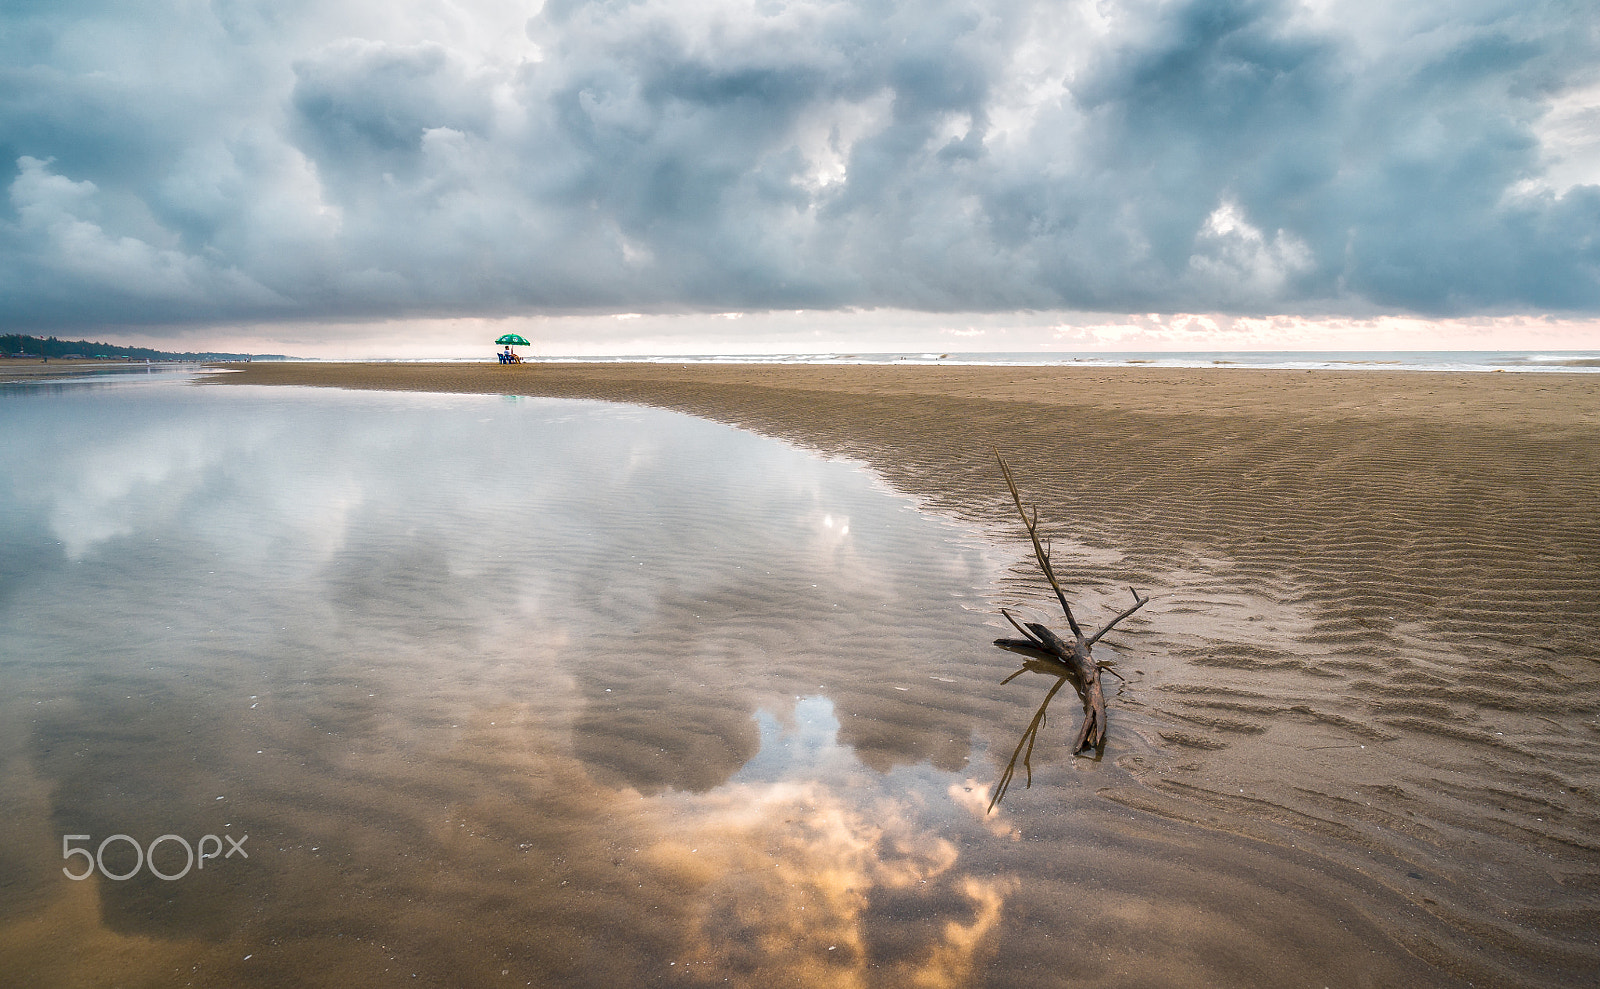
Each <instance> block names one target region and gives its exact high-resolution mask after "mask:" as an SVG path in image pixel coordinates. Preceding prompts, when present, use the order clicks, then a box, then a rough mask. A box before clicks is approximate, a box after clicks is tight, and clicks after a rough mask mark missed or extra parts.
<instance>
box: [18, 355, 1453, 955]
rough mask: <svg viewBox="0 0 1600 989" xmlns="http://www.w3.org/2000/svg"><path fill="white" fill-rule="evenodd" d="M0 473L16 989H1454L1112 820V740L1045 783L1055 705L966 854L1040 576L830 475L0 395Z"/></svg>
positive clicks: (312, 418)
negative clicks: (1435, 985) (1051, 987)
mask: <svg viewBox="0 0 1600 989" xmlns="http://www.w3.org/2000/svg"><path fill="white" fill-rule="evenodd" d="M0 460H3V462H4V463H5V464H6V465H7V466H6V474H5V482H4V484H3V485H0V536H3V540H4V547H5V548H4V553H3V556H0V821H3V823H0V889H3V892H4V895H3V898H0V969H4V970H5V971H7V972H9V973H10V974H11V977H12V978H14V979H19V980H20V981H21V983H25V984H29V985H37V986H51V985H62V986H66V985H84V984H119V985H174V984H189V983H193V984H195V985H246V986H248V985H313V984H321V985H340V986H367V985H374V986H377V985H394V984H407V985H413V984H428V985H451V986H462V985H535V986H548V985H560V986H591V985H592V986H607V987H614V986H625V985H639V984H647V983H654V982H668V983H671V984H686V985H697V984H706V985H712V984H715V985H724V984H734V985H758V984H759V985H763V986H783V985H795V986H819V985H828V986H834V985H837V986H854V985H863V986H864V985H921V986H962V985H996V986H1005V985H1029V986H1033V985H1038V984H1040V983H1041V980H1042V982H1043V983H1044V984H1061V983H1065V982H1076V981H1080V980H1081V981H1085V982H1088V981H1094V982H1096V983H1097V984H1099V985H1118V984H1125V985H1151V984H1221V983H1232V984H1260V985H1269V984H1281V983H1282V982H1283V981H1288V980H1292V979H1294V978H1298V977H1301V976H1306V977H1313V976H1315V977H1320V976H1324V975H1328V974H1330V973H1331V974H1333V975H1334V976H1340V975H1346V976H1355V975H1359V976H1361V977H1363V978H1369V979H1375V980H1376V981H1379V982H1383V981H1385V980H1388V981H1397V980H1402V979H1409V980H1413V981H1416V980H1421V981H1424V982H1426V981H1429V980H1430V977H1432V978H1439V977H1440V976H1439V973H1438V972H1436V971H1435V970H1433V969H1431V968H1429V967H1428V966H1427V965H1426V964H1424V963H1423V962H1421V961H1419V959H1418V957H1417V956H1416V955H1415V954H1414V953H1413V950H1411V949H1410V948H1408V946H1407V945H1406V944H1404V943H1402V942H1404V940H1405V939H1406V938H1407V937H1414V936H1419V935H1418V929H1417V927H1416V924H1415V923H1413V922H1412V921H1410V920H1407V918H1406V915H1405V913H1404V909H1403V907H1399V906H1396V905H1395V903H1394V902H1392V898H1391V899H1386V898H1385V896H1386V894H1385V893H1384V891H1383V890H1381V889H1376V890H1374V889H1365V888H1363V887H1362V884H1361V880H1360V878H1359V877H1358V876H1353V875H1345V874H1340V873H1338V872H1337V870H1335V869H1333V868H1331V867H1330V866H1329V865H1328V864H1327V863H1326V862H1324V861H1321V860H1318V859H1315V858H1314V857H1312V856H1309V855H1307V854H1305V853H1303V852H1301V851H1298V850H1296V849H1295V848H1294V847H1293V845H1292V844H1288V843H1285V844H1282V845H1276V844H1273V843H1270V842H1268V843H1259V844H1249V843H1242V842H1239V841H1237V840H1231V839H1230V840H1219V839H1215V838H1213V837H1210V836H1207V835H1206V834H1205V833H1204V832H1203V831H1201V830H1199V829H1195V828H1193V827H1192V826H1190V825H1187V824H1182V823H1178V822H1173V821H1169V820H1165V819H1163V818H1162V817H1161V816H1159V815H1158V814H1153V813H1144V812H1141V811H1138V810H1134V809H1131V808H1130V807H1128V806H1125V805H1124V804H1119V803H1115V802H1112V801H1106V800H1102V799H1099V798H1098V797H1097V796H1096V794H1097V791H1099V790H1101V789H1104V788H1110V787H1127V786H1131V785H1134V784H1133V782H1132V780H1131V779H1130V778H1129V777H1128V776H1127V775H1126V774H1124V773H1122V772H1121V771H1120V770H1119V769H1118V768H1117V767H1116V764H1115V763H1116V756H1117V755H1118V754H1122V753H1127V752H1129V751H1132V750H1134V749H1136V748H1137V747H1138V746H1139V745H1140V744H1142V743H1141V741H1140V735H1139V733H1138V732H1137V731H1136V730H1135V729H1136V727H1137V725H1138V723H1139V721H1138V717H1137V715H1135V714H1134V713H1131V711H1128V710H1117V709H1115V708H1114V710H1113V713H1112V723H1113V735H1114V737H1115V739H1116V741H1115V742H1114V744H1113V748H1112V750H1111V752H1110V753H1109V754H1108V757H1107V758H1106V759H1105V760H1103V761H1095V760H1090V759H1077V760H1074V759H1071V758H1070V757H1069V756H1068V755H1067V754H1066V753H1063V752H1061V751H1060V750H1061V749H1062V748H1064V745H1063V742H1064V739H1065V738H1066V737H1070V727H1071V724H1072V722H1073V720H1074V719H1076V718H1077V717H1078V716H1079V714H1078V712H1077V710H1076V708H1075V706H1074V704H1073V703H1072V702H1071V697H1070V692H1068V693H1067V696H1066V698H1065V699H1064V701H1063V702H1061V703H1060V704H1059V705H1058V707H1057V708H1056V709H1055V710H1054V711H1053V712H1052V713H1054V714H1056V715H1057V718H1056V719H1055V720H1054V721H1053V722H1052V724H1053V725H1054V726H1055V729H1056V735H1059V736H1060V737H1055V735H1051V734H1049V733H1047V734H1046V735H1045V736H1044V740H1043V741H1041V752H1040V754H1039V755H1037V756H1036V757H1035V767H1034V768H1035V772H1036V776H1035V779H1034V785H1033V788H1032V789H1031V790H1024V789H1023V788H1022V787H1020V786H1018V787H1017V788H1015V789H1014V790H1013V792H1012V794H1011V796H1009V797H1008V799H1007V804H1006V805H1004V806H1003V807H1002V808H1001V811H1000V812H999V813H996V814H988V813H986V805H987V802H988V793H989V790H988V788H989V786H990V785H991V784H992V783H993V781H994V779H995V778H996V777H997V775H998V773H999V770H1000V768H1001V766H1003V764H1004V762H1005V760H1006V758H1007V756H1009V754H1010V752H1011V749H1012V746H1013V745H1014V744H1015V740H1016V738H1017V736H1018V734H1020V732H1021V731H1022V729H1023V728H1024V727H1025V725H1026V724H1027V721H1028V718H1029V717H1030V716H1031V714H1032V711H1033V708H1034V705H1035V703H1036V702H1037V698H1038V696H1039V694H1041V693H1042V687H1039V688H1038V689H1036V690H1033V691H1030V690H1026V689H1023V688H1021V687H1019V686H1018V685H1012V686H1011V687H1008V688H1002V687H1000V686H999V683H998V681H999V680H1000V678H1001V677H1003V676H1004V675H1005V674H1006V673H1008V672H1010V671H1011V669H1013V668H1014V665H1015V664H1014V663H1013V662H1012V661H1011V657H1009V656H1007V655H1005V654H1003V653H999V652H998V651H997V650H994V649H993V648H992V647H991V646H990V645H989V642H990V640H991V639H993V638H994V637H995V636H996V634H1004V633H1003V632H1002V630H1001V629H1000V628H999V627H998V626H997V622H996V619H995V617H994V614H993V611H994V602H995V597H996V594H997V588H998V587H999V582H1000V580H1001V577H1002V575H1003V573H1004V571H1005V570H1006V567H1007V566H1008V565H1009V564H1010V563H1012V562H1013V561H1014V559H1015V557H1016V555H1017V552H1019V551H1022V550H1023V549H1024V547H1021V546H1018V547H1009V548H996V547H994V546H992V545H990V544H989V543H987V542H985V541H984V539H982V538H980V535H979V534H978V533H976V532H973V531H969V530H966V529H963V528H961V527H959V526H956V525H954V524H952V523H949V522H947V521H944V520H940V519H937V518H933V517H930V516H928V515H926V514H924V513H922V512H919V511H918V510H917V507H916V505H915V504H914V503H912V502H911V501H910V500H908V499H906V498H904V497H901V496H899V495H897V494H895V493H894V492H892V491H891V490H889V489H887V488H886V487H885V486H884V485H882V483H881V482H879V481H878V480H877V479H876V478H875V477H874V476H873V475H872V474H871V473H869V472H867V471H866V470H864V469H862V468H861V467H859V466H857V465H854V464H851V463H847V462H841V461H830V460H825V459H821V458H818V457H816V456H813V455H812V454H810V453H808V452H806V451H803V450H800V449H797V448H794V447H790V446H786V445H783V444H781V443H778V442H775V441H772V440H769V439H765V438H761V437H758V436H755V435H752V434H749V433H745V432H741V431H739V430H737V429H733V428H730V427H727V426H722V425H718V424H713V423H708V422H705V421H701V420H697V419H693V418H689V417H685V416H680V415H676V414H671V413H666V412H659V411H651V410H642V409H637V408H632V407H625V406H617V405H609V404H603V403H591V402H573V401H557V400H544V399H527V398H511V397H505V398H499V397H491V398H484V397H475V396H438V395H421V394H403V395H396V394H386V393H350V392H338V391H330V390H302V389H290V388H273V389H256V388H246V387H237V388H227V389H222V388H206V387H196V386H194V385H193V384H192V383H191V382H189V381H187V380H170V379H163V380H149V381H144V380H141V381H137V382H131V381H129V382H123V381H118V382H104V383H86V384H81V385H62V384H56V385H50V386H34V387H26V388H12V389H8V390H6V391H5V392H4V393H0ZM1116 703H1117V701H1116V699H1115V698H1113V705H1115V704H1116ZM1119 729H1121V730H1119ZM1045 749H1050V750H1051V751H1050V752H1048V753H1047V752H1045V751H1044V750H1045ZM113 836H124V837H115V838H114V837H113ZM208 836H210V837H209V838H208ZM208 853H209V854H208ZM200 855H204V856H206V857H204V858H201V857H198V856H200ZM79 877H82V878H79ZM167 877H173V878H167ZM1352 896H1355V897H1358V898H1359V899H1360V904H1361V905H1360V906H1359V907H1357V908H1352V907H1351V901H1352ZM1408 924H1410V925H1411V926H1407V925H1408ZM1318 984H1321V983H1320V982H1319V983H1318Z"/></svg>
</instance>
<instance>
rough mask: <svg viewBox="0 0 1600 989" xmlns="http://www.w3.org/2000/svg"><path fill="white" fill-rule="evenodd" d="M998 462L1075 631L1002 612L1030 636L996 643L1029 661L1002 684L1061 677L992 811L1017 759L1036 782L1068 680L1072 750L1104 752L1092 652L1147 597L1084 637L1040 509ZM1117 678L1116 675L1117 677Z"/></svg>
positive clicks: (1102, 708)
mask: <svg viewBox="0 0 1600 989" xmlns="http://www.w3.org/2000/svg"><path fill="white" fill-rule="evenodd" d="M995 459H996V460H998V461H999V462H1000V471H1001V473H1003V474H1004V475H1005V478H1006V487H1007V488H1009V489H1010V490H1011V500H1012V502H1013V503H1014V504H1015V505H1016V506H1017V514H1018V515H1020V516H1021V517H1022V524H1023V525H1024V526H1026V527H1027V529H1028V538H1029V539H1030V540H1032V542H1033V555H1034V557H1035V558H1036V559H1037V560H1038V561H1039V569H1040V570H1042V571H1043V572H1044V576H1045V579H1046V580H1048V581H1049V582H1050V589H1051V590H1053V591H1055V593H1056V600H1057V601H1059V602H1060V603H1061V611H1062V613H1063V614H1064V615H1066V618H1067V627H1068V628H1069V629H1071V631H1072V640H1071V641H1070V642H1069V641H1067V640H1065V639H1063V638H1062V637H1061V636H1059V635H1057V634H1056V633H1055V632H1053V631H1051V630H1050V628H1049V627H1048V626H1045V625H1043V624H1041V623H1039V622H1019V621H1017V619H1016V618H1015V617H1013V616H1012V614H1011V612H1009V611H1007V610H1006V609H1004V608H1001V609H1000V613H1001V614H1002V615H1004V616H1005V617H1006V621H1008V622H1010V623H1011V625H1012V627H1014V628H1015V629H1016V630H1017V631H1018V632H1021V633H1022V634H1023V635H1024V636H1026V638H1022V639H996V640H994V644H995V645H997V646H999V647H1000V648H1002V649H1009V650H1011V651H1012V652H1016V653H1020V654H1022V655H1024V656H1027V657H1029V662H1028V663H1026V664H1024V665H1023V667H1022V669H1020V670H1018V671H1016V672H1015V673H1013V674H1011V675H1010V676H1008V677H1006V678H1005V679H1004V680H1002V681H1001V683H1010V682H1011V681H1012V680H1014V679H1016V678H1017V677H1019V676H1021V675H1022V674H1023V673H1026V672H1029V671H1032V672H1035V673H1044V674H1047V675H1051V676H1054V677H1056V678H1057V680H1056V684H1055V686H1053V687H1051V688H1050V692H1049V693H1048V694H1046V695H1045V698H1044V703H1042V704H1040V705H1039V710H1038V711H1037V712H1036V713H1035V714H1034V716H1033V721H1032V722H1031V723H1030V724H1029V725H1028V730H1027V731H1026V732H1024V733H1023V735H1022V740H1021V741H1020V742H1018V743H1017V750H1016V752H1013V753H1012V755H1011V762H1010V764H1009V765H1008V766H1007V767H1006V771H1005V774H1004V775H1003V776H1002V777H1001V779H1000V783H999V785H997V786H996V787H995V795H994V798H993V800H991V801H990V804H989V807H990V809H991V810H992V809H994V807H995V805H996V804H998V803H999V802H1000V798H1001V797H1002V796H1003V795H1004V794H1005V791H1006V789H1007V788H1008V787H1009V786H1010V785H1011V777H1012V775H1013V774H1014V773H1015V772H1016V765H1017V757H1018V756H1019V755H1023V753H1024V749H1026V754H1025V755H1023V766H1024V767H1025V768H1026V769H1027V771H1028V781H1029V783H1030V784H1031V783H1032V781H1033V766H1032V763H1031V760H1032V756H1033V744H1034V742H1035V741H1036V740H1037V739H1038V735H1039V729H1040V728H1042V727H1044V723H1045V711H1046V709H1048V708H1049V706H1050V702H1051V701H1052V700H1053V699H1055V696H1056V693H1057V691H1059V690H1060V689H1061V687H1062V685H1063V684H1064V683H1066V681H1067V680H1068V679H1069V678H1070V679H1072V680H1074V681H1075V685H1076V686H1077V688H1078V693H1079V695H1080V696H1081V697H1082V699H1083V724H1082V726H1081V727H1079V729H1078V733H1077V735H1076V736H1075V737H1074V738H1073V741H1072V752H1073V754H1074V755H1076V754H1077V753H1078V752H1080V751H1082V750H1083V749H1084V747H1086V746H1088V747H1091V748H1094V749H1097V750H1098V749H1101V748H1102V747H1103V746H1104V745H1105V740H1106V695H1105V690H1104V689H1103V688H1102V687H1101V685H1100V669H1101V667H1100V664H1099V663H1098V662H1097V661H1096V660H1095V658H1094V653H1093V651H1092V650H1093V648H1094V644H1095V643H1096V642H1099V641H1100V638H1101V637H1102V636H1104V635H1105V634H1106V633H1107V632H1109V631H1111V630H1112V629H1113V628H1115V627H1116V626H1117V623H1118V622H1120V621H1122V620H1123V619H1124V618H1127V617H1128V616H1129V615H1131V614H1133V613H1134V612H1135V611H1138V610H1139V609H1140V608H1142V607H1144V606H1145V604H1146V603H1147V602H1149V600H1150V599H1149V598H1147V597H1140V596H1139V592H1138V591H1136V590H1134V589H1133V588H1131V587H1130V588H1128V591H1129V592H1130V593H1131V594H1133V605H1132V606H1131V607H1129V608H1127V609H1125V610H1123V612H1122V613H1121V614H1119V615H1117V616H1116V617H1115V618H1113V619H1111V620H1110V621H1109V622H1106V624H1105V625H1104V627H1102V628H1101V629H1100V631H1098V632H1096V633H1094V634H1093V635H1085V634H1084V632H1083V629H1082V628H1080V627H1079V626H1078V620H1077V619H1076V618H1074V617H1073V615H1072V605H1070V604H1068V603H1067V595H1066V592H1065V591H1063V590H1062V589H1061V582H1060V581H1059V580H1057V579H1056V572H1055V569H1054V568H1053V567H1052V566H1051V565H1050V546H1049V543H1048V542H1047V541H1043V540H1041V539H1040V538H1039V511H1038V509H1037V508H1035V509H1034V511H1033V514H1032V515H1031V516H1030V515H1029V514H1028V511H1027V510H1026V509H1024V508H1023V507H1022V495H1021V494H1020V493H1019V492H1018V491H1017V482H1016V479H1015V478H1013V477H1012V476H1011V467H1010V465H1008V464H1007V463H1006V460H1005V458H1004V457H1002V456H1001V455H1000V452H999V451H998V450H996V451H995ZM1113 675H1115V674H1113Z"/></svg>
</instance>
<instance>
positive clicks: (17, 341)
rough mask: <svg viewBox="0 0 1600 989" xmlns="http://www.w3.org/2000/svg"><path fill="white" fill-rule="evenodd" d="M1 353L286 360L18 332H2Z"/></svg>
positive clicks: (167, 358) (192, 359)
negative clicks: (196, 352)
mask: <svg viewBox="0 0 1600 989" xmlns="http://www.w3.org/2000/svg"><path fill="white" fill-rule="evenodd" d="M0 354H4V355H6V356H7V357H16V356H19V355H22V354H26V355H28V356H29V357H67V356H69V355H77V356H78V357H130V358H133V359H134V360H141V361H144V360H150V361H242V360H247V359H249V358H251V357H255V358H258V359H262V360H286V359H287V358H285V357H284V356H283V355H282V354H209V353H208V354H190V353H183V354H175V353H172V352H170V351H166V350H151V349H150V348H149V347H119V346H117V345H116V344H114V343H90V342H89V341H88V340H57V339H56V338H55V337H29V336H23V335H21V334H18V333H7V334H5V335H3V336H0Z"/></svg>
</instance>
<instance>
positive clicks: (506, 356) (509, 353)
mask: <svg viewBox="0 0 1600 989" xmlns="http://www.w3.org/2000/svg"><path fill="white" fill-rule="evenodd" d="M495 343H503V344H505V346H506V349H505V350H502V351H500V352H499V353H498V354H496V355H495V356H496V357H498V358H500V363H502V364H521V363H522V358H521V357H519V356H517V352H516V351H515V350H512V349H511V348H512V347H526V346H527V345H528V341H526V340H524V339H523V338H522V337H519V336H517V335H516V334H515V333H507V334H506V335H505V336H503V337H501V338H500V339H498V340H496V341H495Z"/></svg>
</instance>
